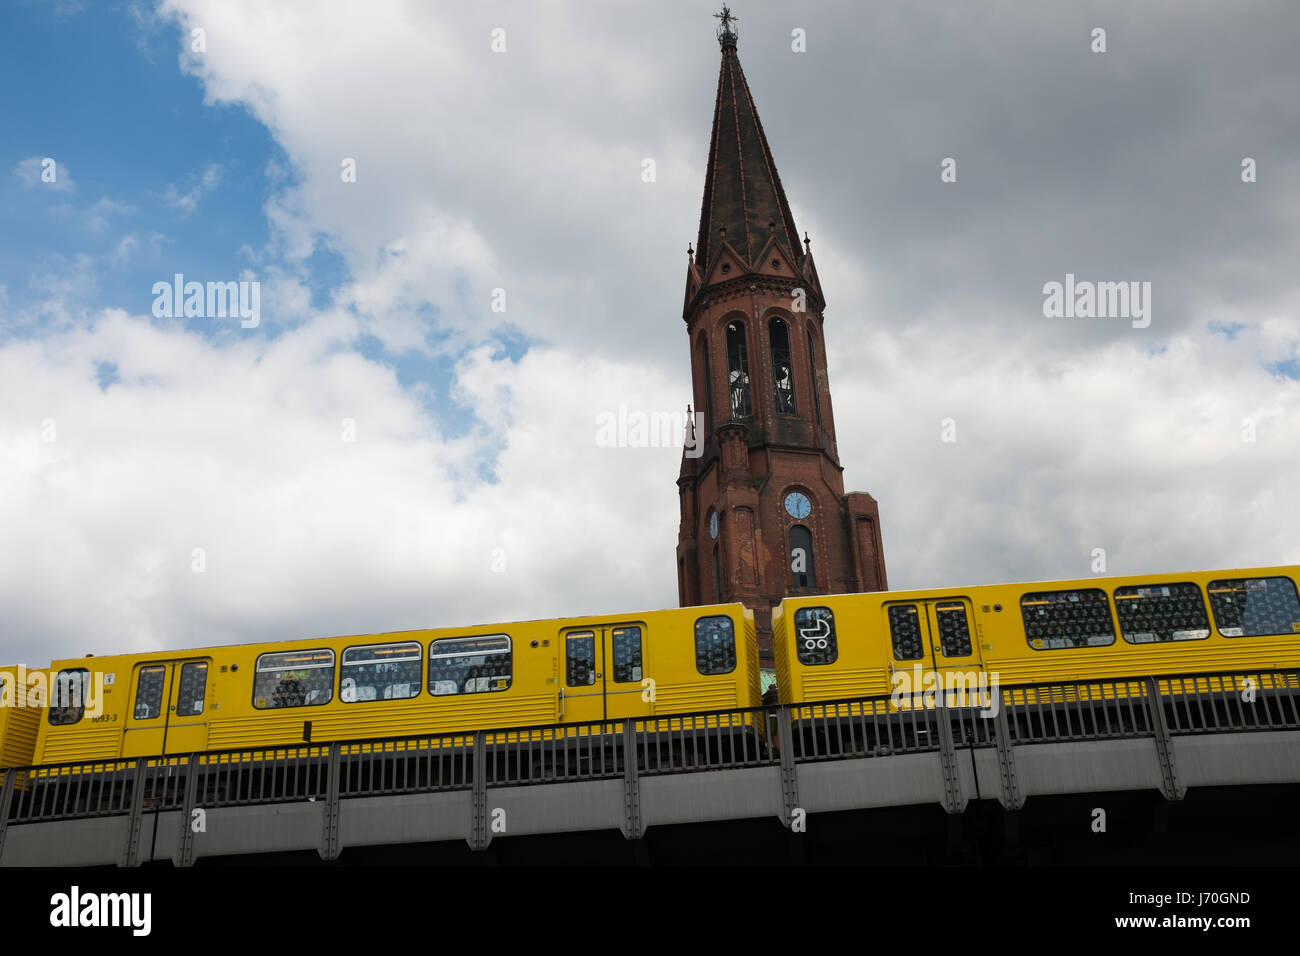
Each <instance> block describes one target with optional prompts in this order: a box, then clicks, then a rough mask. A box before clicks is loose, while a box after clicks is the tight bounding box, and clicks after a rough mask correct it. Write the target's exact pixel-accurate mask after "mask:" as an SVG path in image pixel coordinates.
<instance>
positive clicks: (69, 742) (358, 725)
mask: <svg viewBox="0 0 1300 956" xmlns="http://www.w3.org/2000/svg"><path fill="white" fill-rule="evenodd" d="M757 656H758V649H757V643H756V640H755V632H754V624H753V615H752V613H751V612H750V611H748V610H747V609H745V608H744V607H743V606H741V605H738V604H733V605H719V606H713V607H695V608H680V609H670V610H662V611H651V612H645V613H639V614H630V615H629V614H620V615H601V616H591V617H582V618H565V619H556V620H544V621H527V622H520V623H513V624H489V625H476V626H472V627H462V628H438V629H431V630H417V631H404V632H399V633H389V634H368V635H356V636H351V637H337V638H329V639H322V640H299V641H291V642H284V643H276V644H249V645H234V646H225V647H209V648H201V649H196V650H190V651H178V652H153V653H145V654H130V655H117V656H111V657H98V658H86V659H77V660H65V661H55V662H54V664H53V665H52V670H53V671H54V672H56V678H55V679H56V680H57V681H58V682H60V683H62V684H65V685H69V686H72V687H74V688H82V689H83V690H84V700H82V701H81V704H82V705H81V706H70V707H55V708H51V709H50V710H49V711H48V715H47V719H45V720H43V721H41V725H40V733H39V739H38V740H37V745H36V752H35V763H37V764H41V765H47V764H60V763H71V762H74V761H87V760H100V759H104V760H120V759H127V758H134V757H154V756H164V755H173V754H177V755H178V754H191V753H197V752H205V751H236V750H239V751H244V752H245V756H247V752H248V751H250V750H253V749H255V748H272V747H284V746H289V745H295V744H303V745H312V746H317V745H322V744H328V743H331V742H335V741H341V742H345V743H346V742H360V741H376V740H380V739H387V738H397V737H409V736H416V735H420V736H422V737H424V738H428V739H429V740H430V741H431V742H429V743H428V744H427V745H428V746H452V747H464V746H467V745H468V743H469V741H470V739H471V738H470V737H469V736H468V735H472V733H473V732H476V731H493V732H495V733H493V734H490V735H489V736H488V742H489V743H490V744H493V745H504V744H506V743H507V742H509V741H519V740H524V739H528V738H529V737H530V736H531V737H535V736H537V735H538V734H541V733H542V731H540V730H538V731H537V733H536V734H534V733H533V732H531V731H529V732H528V733H527V734H525V732H524V730H523V728H541V727H544V726H548V725H562V727H563V728H567V729H562V730H558V731H549V732H548V733H550V734H551V735H552V736H554V735H560V736H565V737H568V736H575V737H576V736H591V735H593V734H595V735H612V734H614V733H615V731H616V730H618V729H619V728H620V727H621V723H620V722H621V721H623V720H625V719H628V718H631V719H633V720H634V721H636V722H637V723H636V726H637V728H638V730H639V731H640V732H641V733H643V734H646V733H651V732H654V731H656V729H657V728H659V727H660V726H661V725H662V726H664V727H667V726H669V725H670V724H671V722H672V721H673V719H674V715H686V714H689V713H690V712H693V711H706V710H720V709H726V708H756V707H759V706H760V704H761V700H760V697H759V690H758V677H757ZM680 719H681V720H685V719H686V718H685V717H680ZM718 723H719V718H712V722H711V723H710V722H709V720H708V719H704V720H702V722H701V723H700V724H699V726H700V727H702V728H705V729H707V728H709V727H710V726H711V727H713V728H714V729H715V736H716V728H717V727H718ZM739 723H740V724H741V725H743V726H744V727H746V728H747V733H749V734H750V735H751V736H756V735H757V734H758V727H757V723H758V721H757V718H756V717H754V716H753V715H750V716H749V717H748V718H745V720H743V721H740V722H739ZM511 728H520V730H518V731H516V732H513V733H505V731H509V730H510V729H511ZM437 735H451V736H445V737H443V738H442V739H440V740H434V739H433V738H435V737H436V736H437ZM375 746H376V745H374V744H369V743H366V744H362V743H354V744H349V747H348V748H347V750H346V751H345V752H347V753H361V752H369V751H371V750H373V748H374V747H375ZM394 746H396V745H394ZM205 759H207V758H205ZM213 759H214V760H219V759H221V758H213ZM232 759H234V758H232ZM239 759H243V758H242V757H241V758H239Z"/></svg>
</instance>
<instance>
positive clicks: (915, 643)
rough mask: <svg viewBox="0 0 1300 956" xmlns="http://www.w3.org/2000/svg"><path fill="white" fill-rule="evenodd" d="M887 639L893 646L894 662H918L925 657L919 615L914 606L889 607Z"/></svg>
mask: <svg viewBox="0 0 1300 956" xmlns="http://www.w3.org/2000/svg"><path fill="white" fill-rule="evenodd" d="M889 639H890V640H891V641H892V642H893V644H894V660H896V661H919V660H920V659H921V658H922V657H924V656H925V650H924V648H925V642H924V641H923V640H921V615H920V613H919V612H918V611H917V609H916V605H915V604H894V605H891V606H890V608H889Z"/></svg>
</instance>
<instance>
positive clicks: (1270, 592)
mask: <svg viewBox="0 0 1300 956" xmlns="http://www.w3.org/2000/svg"><path fill="white" fill-rule="evenodd" d="M1206 590H1208V591H1209V592H1210V607H1211V608H1213V609H1214V623H1215V625H1216V626H1217V627H1218V628H1219V633H1220V634H1222V635H1223V636H1224V637H1261V636H1263V635H1266V634H1300V598H1297V596H1296V588H1295V582H1293V581H1292V580H1291V579H1290V578H1283V577H1277V578H1236V579H1231V580H1222V581H1211V582H1210V586H1209V587H1208V588H1207V589H1206Z"/></svg>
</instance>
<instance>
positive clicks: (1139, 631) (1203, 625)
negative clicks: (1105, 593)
mask: <svg viewBox="0 0 1300 956" xmlns="http://www.w3.org/2000/svg"><path fill="white" fill-rule="evenodd" d="M1115 616H1116V617H1117V618H1119V632H1120V634H1121V636H1123V638H1124V640H1126V641H1128V642H1129V643H1130V644H1157V643H1163V642H1164V641H1199V640H1202V639H1204V638H1207V637H1209V636H1210V618H1209V616H1208V615H1207V614H1206V613H1205V601H1204V600H1203V599H1202V598H1201V589H1200V588H1199V587H1197V586H1196V585H1195V584H1192V583H1190V582H1188V583H1184V584H1157V585H1153V586H1146V587H1137V586H1132V587H1123V588H1116V589H1115Z"/></svg>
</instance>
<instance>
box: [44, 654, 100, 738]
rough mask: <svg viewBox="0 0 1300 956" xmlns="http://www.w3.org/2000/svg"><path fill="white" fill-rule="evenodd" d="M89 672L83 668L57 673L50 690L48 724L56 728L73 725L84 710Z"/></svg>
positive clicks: (79, 718)
mask: <svg viewBox="0 0 1300 956" xmlns="http://www.w3.org/2000/svg"><path fill="white" fill-rule="evenodd" d="M89 680H90V671H88V670H86V669H85V668H84V667H75V668H73V669H71V670H66V671H59V673H58V676H56V677H55V678H54V686H53V687H51V688H50V711H49V720H50V723H51V724H53V725H54V726H56V727H61V726H66V725H68V724H75V723H76V722H77V721H79V720H81V715H82V714H83V713H84V712H85V710H86V696H85V694H86V682H87V681H89Z"/></svg>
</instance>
